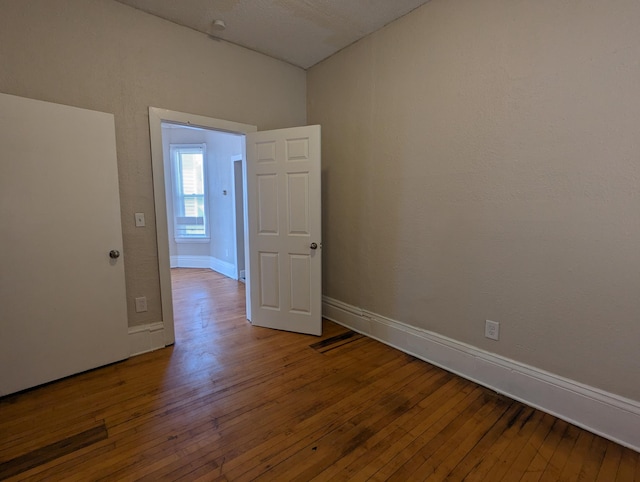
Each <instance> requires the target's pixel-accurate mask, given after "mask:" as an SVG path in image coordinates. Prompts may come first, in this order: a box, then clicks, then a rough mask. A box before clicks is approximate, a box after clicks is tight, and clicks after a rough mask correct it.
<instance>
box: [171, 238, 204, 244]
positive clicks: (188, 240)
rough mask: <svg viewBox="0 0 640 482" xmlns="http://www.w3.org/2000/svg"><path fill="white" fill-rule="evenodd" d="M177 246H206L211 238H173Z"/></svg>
mask: <svg viewBox="0 0 640 482" xmlns="http://www.w3.org/2000/svg"><path fill="white" fill-rule="evenodd" d="M174 239H175V241H176V243H178V244H198V243H200V244H206V243H210V242H211V238H174Z"/></svg>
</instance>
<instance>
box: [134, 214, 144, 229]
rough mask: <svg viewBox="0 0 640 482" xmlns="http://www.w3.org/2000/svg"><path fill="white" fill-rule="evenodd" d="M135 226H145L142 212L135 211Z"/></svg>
mask: <svg viewBox="0 0 640 482" xmlns="http://www.w3.org/2000/svg"><path fill="white" fill-rule="evenodd" d="M135 216H136V228H143V227H144V226H145V222H144V213H136V214H135Z"/></svg>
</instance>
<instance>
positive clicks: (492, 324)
mask: <svg viewBox="0 0 640 482" xmlns="http://www.w3.org/2000/svg"><path fill="white" fill-rule="evenodd" d="M484 336H486V337H487V338H490V339H492V340H498V339H500V323H498V322H497V321H491V320H486V321H485V325H484Z"/></svg>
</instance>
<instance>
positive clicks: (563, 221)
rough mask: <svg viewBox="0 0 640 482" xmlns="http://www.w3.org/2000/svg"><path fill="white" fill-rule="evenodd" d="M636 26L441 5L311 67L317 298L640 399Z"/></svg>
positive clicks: (608, 9) (467, 0)
mask: <svg viewBox="0 0 640 482" xmlns="http://www.w3.org/2000/svg"><path fill="white" fill-rule="evenodd" d="M639 24H640V3H638V2H636V1H631V0H614V1H611V2H602V1H598V0H580V1H567V2H555V1H550V0H549V1H535V2H534V1H513V2H505V1H501V0H458V1H450V0H432V1H431V2H429V3H427V4H426V5H424V6H423V7H421V8H419V9H417V10H415V11H414V12H412V13H411V14H409V15H407V16H405V17H403V18H401V19H400V20H398V21H396V22H394V23H392V24H390V25H388V26H387V27H385V28H384V29H382V30H380V31H378V32H376V33H374V34H372V35H371V36H369V37H367V38H365V39H363V40H361V41H360V42H358V43H356V44H354V45H352V46H350V47H348V48H346V49H344V50H342V51H341V52H339V53H338V54H336V55H334V56H333V57H330V58H329V59H327V60H325V61H323V62H322V63H320V64H318V65H316V66H314V67H313V68H311V69H310V70H309V72H308V80H307V91H308V101H307V102H308V103H307V109H308V121H309V123H311V124H321V125H322V129H323V140H322V149H323V186H324V187H323V219H324V224H323V232H324V239H323V242H324V253H323V255H324V261H325V265H324V276H323V279H324V294H325V295H327V296H329V297H331V298H334V299H336V300H339V301H342V302H345V303H348V304H351V305H354V306H357V307H361V308H363V309H366V310H368V311H371V312H374V313H378V314H381V315H384V316H387V317H389V318H392V319H396V320H399V321H402V322H405V323H408V324H410V325H413V326H416V327H420V328H424V329H427V330H431V331H433V332H436V333H439V334H441V335H444V336H447V337H450V338H453V339H456V340H459V341H462V342H465V343H468V344H470V345H473V346H476V347H479V348H481V349H484V350H487V351H490V352H494V353H497V354H499V355H502V356H505V357H508V358H511V359H514V360H517V361H519V362H522V363H526V364H528V365H531V366H534V367H537V368H540V369H542V370H546V371H549V372H551V373H556V374H559V375H561V376H564V377H567V378H569V379H573V380H576V381H579V382H582V383H585V384H588V385H591V386H593V387H596V388H600V389H603V390H606V391H608V392H612V393H615V394H618V395H621V396H624V397H628V398H630V399H634V400H640V384H638V383H636V382H635V380H637V378H638V373H640V357H638V340H640V323H638V313H640V296H638V286H640V250H639V249H638V240H639V239H640V215H639V214H638V206H640V189H638V182H639V180H640V162H638V160H639V159H640V96H639V95H638V85H640V62H639V61H638V59H639V58H640V37H638V25H639ZM487 319H490V320H495V321H498V322H500V323H501V326H500V340H499V341H492V340H489V339H486V338H485V337H484V324H485V320H487Z"/></svg>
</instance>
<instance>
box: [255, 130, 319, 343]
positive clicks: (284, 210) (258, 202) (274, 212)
mask: <svg viewBox="0 0 640 482" xmlns="http://www.w3.org/2000/svg"><path fill="white" fill-rule="evenodd" d="M246 173H247V193H246V194H247V206H248V210H247V223H248V224H247V225H248V236H249V246H250V249H249V253H248V254H249V256H248V259H249V267H250V271H249V279H248V280H247V289H248V291H249V292H248V293H247V300H248V303H247V316H248V318H249V319H250V321H251V323H252V324H254V325H256V326H264V327H268V328H275V329H280V330H287V331H294V332H298V333H308V334H312V335H320V334H322V250H321V242H322V238H321V202H320V185H321V181H320V178H321V171H320V126H305V127H294V128H289V129H279V130H273V131H262V132H256V133H250V134H247V171H246Z"/></svg>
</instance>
